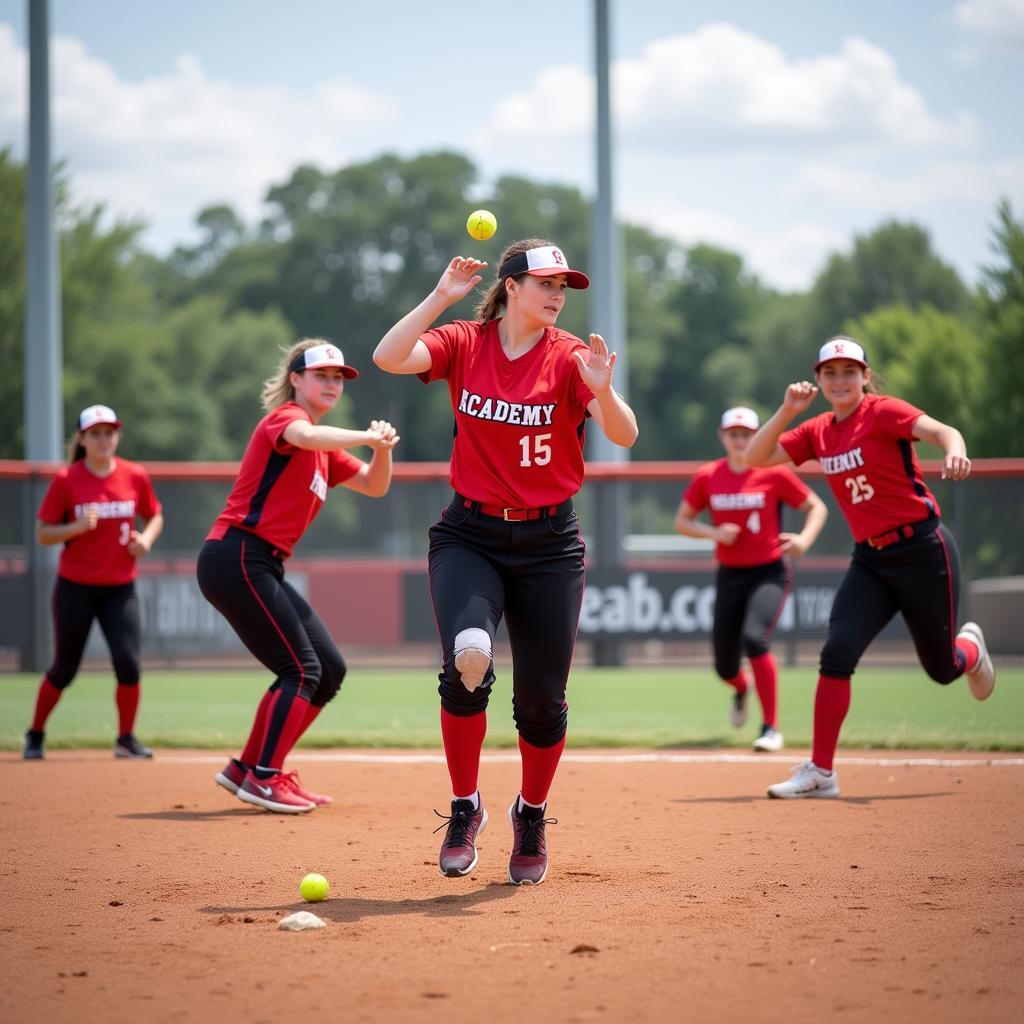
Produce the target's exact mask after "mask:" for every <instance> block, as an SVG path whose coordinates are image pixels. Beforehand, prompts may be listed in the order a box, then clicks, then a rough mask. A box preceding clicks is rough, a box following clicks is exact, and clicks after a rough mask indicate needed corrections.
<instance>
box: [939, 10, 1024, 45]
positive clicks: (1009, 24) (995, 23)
mask: <svg viewBox="0 0 1024 1024" xmlns="http://www.w3.org/2000/svg"><path fill="white" fill-rule="evenodd" d="M953 19H954V21H955V22H956V23H957V25H959V26H960V28H962V29H964V30H965V31H967V32H969V33H971V34H973V35H975V36H978V37H980V38H981V39H982V40H984V41H985V42H988V43H992V44H994V45H995V46H999V47H1006V46H1009V47H1019V46H1022V45H1024V0H960V2H959V3H958V4H957V5H956V8H955V9H954V11H953Z"/></svg>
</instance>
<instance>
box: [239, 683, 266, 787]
mask: <svg viewBox="0 0 1024 1024" xmlns="http://www.w3.org/2000/svg"><path fill="white" fill-rule="evenodd" d="M274 693H275V691H274V690H267V692H266V693H264V694H263V696H262V697H261V698H260V703H259V706H258V707H257V708H256V717H255V718H254V719H253V720H252V728H251V729H250V730H249V738H248V739H247V740H246V741H245V746H244V747H243V748H242V754H241V756H240V757H239V759H238V760H239V761H241V762H242V764H244V765H245V766H246V767H247V768H251V767H252V766H253V765H254V764H255V763H256V762H257V761H258V760H259V756H260V750H261V749H262V747H263V737H264V736H266V735H267V708H269V707H270V702H271V700H272V699H273V697H274Z"/></svg>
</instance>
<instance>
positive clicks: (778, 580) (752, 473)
mask: <svg viewBox="0 0 1024 1024" xmlns="http://www.w3.org/2000/svg"><path fill="white" fill-rule="evenodd" d="M809 496H810V491H809V490H808V488H807V487H806V485H805V484H803V483H802V482H801V481H800V479H799V478H798V477H797V476H796V474H795V473H794V472H793V471H792V470H790V469H787V468H786V467H784V466H773V467H770V468H767V469H747V470H744V471H743V472H742V473H735V472H733V471H732V470H731V469H730V468H729V460H728V459H719V460H717V461H716V462H711V463H708V464H707V465H706V466H702V467H701V468H700V469H699V470H697V472H696V473H695V474H694V476H693V479H692V480H691V481H690V485H689V486H688V487H687V489H686V491H685V493H684V494H683V500H684V501H685V502H686V503H687V504H688V505H689V506H690V508H692V509H693V510H694V511H695V512H698V513H699V512H702V511H703V510H704V509H708V510H709V512H710V516H711V522H712V524H713V525H714V526H721V525H723V524H725V523H734V524H735V525H736V526H738V527H739V528H740V532H739V534H738V535H737V536H736V540H735V541H734V542H733V543H732V544H717V545H716V546H715V558H716V559H717V560H718V563H719V567H718V574H717V579H716V594H715V623H714V632H713V638H712V639H713V646H714V652H715V671H716V672H717V673H718V675H719V676H720V677H721V678H722V679H724V680H726V681H729V680H732V679H735V678H736V676H737V674H738V673H739V671H740V658H741V656H742V654H746V655H747V657H748V658H750V659H751V660H752V662H753V659H756V658H759V657H763V656H764V655H766V654H767V653H768V649H769V643H770V639H771V634H772V632H773V630H774V629H775V624H776V623H777V622H778V619H779V615H780V614H781V613H782V607H783V605H784V604H785V600H786V596H787V594H788V593H789V590H790V587H791V583H792V576H791V570H790V565H789V562H788V560H787V559H785V558H783V556H782V542H781V540H780V538H779V531H780V529H781V513H782V505H783V504H786V505H789V506H791V507H792V508H799V507H800V506H801V505H803V504H804V503H805V502H806V501H807V499H808V497H809ZM755 672H756V666H755ZM767 717H771V718H774V715H773V714H769V715H768V716H767ZM767 724H769V725H774V724H775V723H774V721H771V722H767Z"/></svg>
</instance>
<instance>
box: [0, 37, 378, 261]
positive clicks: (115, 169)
mask: <svg viewBox="0 0 1024 1024" xmlns="http://www.w3.org/2000/svg"><path fill="white" fill-rule="evenodd" d="M26 64H27V56H26V53H25V50H24V49H23V48H22V47H20V46H19V45H18V44H17V42H16V40H15V38H14V35H13V33H12V31H11V29H10V28H9V26H5V25H0V145H4V144H12V143H13V144H14V146H15V148H16V151H17V152H20V153H23V152H24V143H23V140H24V137H25V131H26V129H25V123H26V116H27V113H26V112H27V101H26V85H25V83H26V80H27V74H26ZM51 73H52V84H51V94H52V95H51V99H52V108H53V153H54V156H55V158H64V157H66V158H67V159H68V162H69V170H70V173H71V175H72V178H73V181H74V194H75V198H76V200H79V201H81V200H92V201H103V202H106V203H107V204H109V205H110V206H111V207H112V208H113V209H114V210H116V211H117V212H118V213H119V214H122V215H124V214H137V215H139V216H142V217H144V218H145V217H149V218H153V217H158V218H159V231H158V234H159V235H160V236H161V237H160V238H159V241H160V242H164V243H167V242H171V241H174V240H178V239H180V238H182V237H183V235H184V234H185V233H186V231H187V227H188V225H189V224H190V223H191V221H192V219H193V218H194V216H195V214H196V213H197V212H198V208H199V206H200V205H203V204H206V203H209V202H215V201H218V200H227V201H229V202H231V203H232V204H233V205H235V206H236V207H237V208H238V209H239V211H240V212H241V213H242V214H243V215H244V216H246V217H248V218H252V217H254V216H256V215H257V214H258V212H259V210H260V206H261V201H262V197H263V195H264V193H265V192H266V189H267V187H268V186H269V185H270V184H271V183H273V182H275V181H280V180H282V179H283V178H284V177H285V176H286V175H287V174H288V173H289V172H290V171H291V170H292V168H293V167H295V166H296V165H297V164H299V163H301V162H304V161H306V162H313V163H318V164H321V165H326V166H336V165H338V164H340V163H343V162H345V161H346V159H348V158H350V157H351V155H352V152H353V143H352V140H353V137H358V136H359V133H360V132H361V131H362V130H364V129H373V130H375V129H376V128H377V127H378V126H379V125H380V123H381V122H382V121H388V120H391V119H392V118H393V116H394V109H393V106H392V104H391V103H390V101H387V100H383V99H381V98H379V97H376V96H373V95H371V94H369V93H367V92H365V91H364V90H363V89H361V88H360V87H359V86H357V85H354V84H351V83H348V82H345V81H340V80H333V81H326V82H322V83H320V84H319V85H317V86H316V87H315V88H314V89H312V90H309V91H306V92H300V91H299V90H296V89H293V88H291V87H287V86H276V85H274V86H246V85H237V84H234V83H232V82H228V81H225V80H221V79H216V78H211V77H210V76H209V75H208V74H207V73H206V72H205V71H204V69H203V67H202V65H201V64H200V63H199V62H198V61H197V60H195V59H194V58H193V57H190V56H182V57H179V58H178V60H177V62H176V63H175V66H174V68H173V70H171V71H170V72H168V73H166V74H162V75H156V76H152V77H148V78H145V79H142V80H140V81H127V80H125V79H123V78H120V77H119V76H118V75H117V74H116V73H115V72H114V70H113V69H112V68H111V67H110V66H109V65H108V64H106V63H104V62H103V61H101V60H98V59H96V58H95V57H92V56H91V55H90V54H89V53H88V52H87V51H86V49H85V48H84V47H83V46H82V44H81V43H79V42H78V41H77V40H75V39H69V38H64V37H60V36H58V37H56V38H55V39H54V41H53V44H52V51H51Z"/></svg>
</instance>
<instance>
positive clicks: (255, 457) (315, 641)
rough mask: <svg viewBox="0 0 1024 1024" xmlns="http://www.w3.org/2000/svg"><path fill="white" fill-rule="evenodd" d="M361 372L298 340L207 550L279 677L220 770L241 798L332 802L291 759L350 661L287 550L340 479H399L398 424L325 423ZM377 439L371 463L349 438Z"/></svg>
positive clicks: (380, 484)
mask: <svg viewBox="0 0 1024 1024" xmlns="http://www.w3.org/2000/svg"><path fill="white" fill-rule="evenodd" d="M358 376H359V372H358V371H357V370H356V369H355V368H354V367H352V366H349V365H347V364H346V362H345V360H344V357H343V356H342V354H341V352H340V351H339V350H338V349H337V348H335V346H333V345H331V344H329V343H327V342H325V341H323V340H321V339H306V340H304V341H300V342H297V343H296V344H295V345H293V346H292V348H291V349H290V350H289V351H288V353H287V354H286V355H285V357H284V359H283V360H282V361H281V363H280V365H279V366H278V369H277V372H276V373H275V375H274V376H273V377H271V378H270V379H269V380H268V381H267V382H266V384H265V386H264V389H263V395H262V402H263V408H264V409H266V410H267V415H266V416H264V417H263V419H261V420H260V421H259V423H257V424H256V429H255V430H254V431H253V433H252V437H251V438H250V439H249V444H248V446H247V447H246V449H245V455H244V456H243V457H242V464H241V467H240V469H239V473H238V479H237V481H236V482H235V485H234V487H232V489H231V493H230V494H229V495H228V500H227V504H226V506H225V508H224V511H223V512H222V513H221V514H220V516H219V517H218V518H217V521H216V522H215V523H214V524H213V528H212V529H211V530H210V532H209V534H208V535H207V538H206V543H205V544H204V545H203V548H202V550H201V551H200V553H199V561H198V565H197V570H196V572H197V577H198V580H199V587H200V589H201V590H202V592H203V595H204V596H205V597H206V599H207V601H209V602H210V604H212V605H213V606H214V608H216V609H217V610H218V611H219V612H220V613H221V614H222V615H223V616H224V618H226V619H227V620H228V622H230V623H231V626H232V628H233V629H234V630H235V632H236V633H237V634H238V636H239V638H240V639H241V641H242V643H244V644H245V646H246V647H247V648H248V649H249V650H250V651H251V652H252V653H253V654H254V655H255V656H256V658H258V659H259V661H260V662H261V663H262V664H263V665H265V666H266V667H267V668H268V669H269V670H270V671H271V672H273V673H274V676H275V677H276V678H275V680H274V682H273V684H272V685H271V686H270V688H269V689H268V690H267V692H266V693H265V694H264V695H263V698H262V700H261V701H260V703H259V706H258V708H257V710H256V717H255V720H254V721H253V725H252V729H251V731H250V733H249V739H248V740H247V742H246V744H245V747H244V748H243V750H242V752H241V754H240V755H239V756H238V757H236V758H232V759H231V760H230V761H229V762H228V764H227V767H225V768H224V769H223V770H222V771H220V772H218V773H217V774H216V776H214V778H215V780H216V781H217V783H218V784H219V785H221V786H223V787H224V788H225V789H227V790H228V791H229V792H231V793H234V794H235V795H236V796H237V797H238V798H239V799H240V800H244V801H245V802H246V803H250V804H254V805H256V806H257V807H263V808H266V809H267V810H268V811H277V812H279V813H282V814H300V813H302V812H304V811H311V810H313V808H314V807H316V806H318V805H323V804H329V803H330V802H331V799H330V797H327V796H323V795H321V794H319V793H313V792H310V791H309V790H307V789H305V788H304V787H303V786H302V784H301V782H300V781H299V777H298V775H297V773H295V772H285V771H284V770H283V766H284V759H285V758H286V757H287V756H288V753H289V752H290V751H291V749H292V747H294V746H295V744H296V743H297V742H298V740H299V738H300V737H301V736H302V734H303V733H304V732H305V731H306V730H307V729H308V728H309V727H310V725H311V724H312V723H313V721H314V720H315V719H316V717H317V715H319V714H320V712H321V711H322V710H323V708H324V705H325V704H327V702H328V701H329V700H331V699H332V698H333V697H334V696H335V694H336V693H337V692H338V689H339V687H340V686H341V682H342V680H343V679H344V677H345V661H344V658H342V656H341V652H340V651H339V650H338V648H337V646H336V645H335V643H334V641H333V640H332V639H331V637H330V634H329V633H328V632H327V628H326V627H325V626H324V624H323V622H322V621H321V619H320V617H319V616H318V615H317V613H316V612H315V611H313V609H312V608H311V607H310V606H309V604H308V603H307V601H306V600H305V599H304V598H303V597H302V596H301V595H300V594H299V593H298V591H297V590H295V588H294V587H293V586H292V585H291V584H290V583H288V582H287V581H286V580H285V578H284V562H285V559H286V558H287V557H288V556H289V555H290V554H291V553H292V548H293V547H294V545H295V543H296V542H297V541H298V540H299V538H300V537H301V536H302V534H303V533H304V532H305V531H306V528H307V527H308V526H309V524H310V523H311V522H312V521H313V519H314V518H315V516H316V514H317V513H318V512H319V511H320V508H321V506H322V505H323V503H324V501H325V500H326V498H327V490H328V488H330V487H334V486H336V485H337V484H343V485H344V486H345V487H348V488H349V489H350V490H353V491H356V492H357V493H359V494H366V495H369V496H370V497H373V498H379V497H381V496H382V495H384V494H386V493H387V490H388V487H389V486H390V484H391V450H392V449H393V448H394V447H395V445H396V444H397V443H398V437H397V436H396V434H395V429H394V427H392V426H391V424H390V423H386V422H384V421H383V420H374V421H373V422H372V423H371V424H370V428H369V429H368V430H344V429H341V428H339V427H328V426H321V425H320V420H321V419H322V418H323V417H324V416H325V415H327V413H329V412H330V411H331V409H333V408H334V406H335V405H336V404H337V402H338V399H340V398H341V393H342V389H343V387H344V381H345V380H353V379H354V378H356V377H358ZM359 445H369V446H370V447H371V448H373V457H372V458H371V460H370V462H369V463H365V462H363V461H361V460H360V459H357V458H356V457H355V456H354V455H350V454H349V453H348V452H347V451H345V450H344V449H346V448H355V447H357V446H359Z"/></svg>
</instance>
